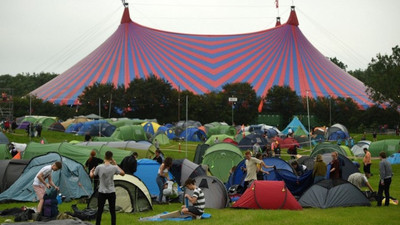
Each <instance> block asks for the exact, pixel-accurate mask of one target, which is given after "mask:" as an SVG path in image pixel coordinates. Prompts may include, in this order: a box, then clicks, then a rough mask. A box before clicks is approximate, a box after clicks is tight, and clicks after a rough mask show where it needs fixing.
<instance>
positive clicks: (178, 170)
mask: <svg viewBox="0 0 400 225" xmlns="http://www.w3.org/2000/svg"><path fill="white" fill-rule="evenodd" d="M169 172H171V173H172V175H173V176H174V177H175V181H176V182H177V183H178V184H179V185H180V186H182V185H183V184H184V183H185V181H186V180H187V179H188V178H189V177H190V178H195V177H197V176H201V175H206V171H205V170H204V169H203V168H202V167H201V166H200V165H198V164H196V163H194V162H191V161H190V160H188V159H178V160H173V161H172V166H171V169H170V170H169Z"/></svg>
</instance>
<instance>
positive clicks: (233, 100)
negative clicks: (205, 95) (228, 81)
mask: <svg viewBox="0 0 400 225" xmlns="http://www.w3.org/2000/svg"><path fill="white" fill-rule="evenodd" d="M228 101H230V102H237V98H235V97H229V100H228Z"/></svg>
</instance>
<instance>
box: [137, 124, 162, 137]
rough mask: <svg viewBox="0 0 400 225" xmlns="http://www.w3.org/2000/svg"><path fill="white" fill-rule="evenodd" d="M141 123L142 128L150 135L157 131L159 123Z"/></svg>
mask: <svg viewBox="0 0 400 225" xmlns="http://www.w3.org/2000/svg"><path fill="white" fill-rule="evenodd" d="M141 125H142V127H143V130H144V131H145V132H146V133H149V134H151V135H154V134H155V133H157V131H158V128H159V127H160V124H158V123H156V122H144V123H142V124H141Z"/></svg>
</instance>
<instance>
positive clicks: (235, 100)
mask: <svg viewBox="0 0 400 225" xmlns="http://www.w3.org/2000/svg"><path fill="white" fill-rule="evenodd" d="M228 101H229V102H230V103H231V104H232V126H233V124H234V119H233V118H234V117H233V108H234V105H235V103H236V102H237V98H236V97H233V96H232V97H229V99H228Z"/></svg>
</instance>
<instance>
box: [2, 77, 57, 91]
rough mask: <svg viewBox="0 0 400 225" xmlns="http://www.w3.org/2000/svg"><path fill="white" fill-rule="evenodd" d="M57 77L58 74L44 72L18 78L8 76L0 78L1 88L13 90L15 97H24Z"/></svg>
mask: <svg viewBox="0 0 400 225" xmlns="http://www.w3.org/2000/svg"><path fill="white" fill-rule="evenodd" d="M56 76H57V74H54V73H44V72H42V73H39V74H36V73H34V74H33V75H31V74H29V73H27V74H24V73H22V74H17V75H16V76H10V75H8V74H6V75H2V76H0V87H7V88H12V89H13V95H14V96H16V97H18V96H24V95H27V94H29V92H31V91H33V90H35V89H36V88H38V87H40V86H42V85H43V84H45V83H47V82H48V81H50V80H51V79H53V78H54V77H56Z"/></svg>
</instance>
